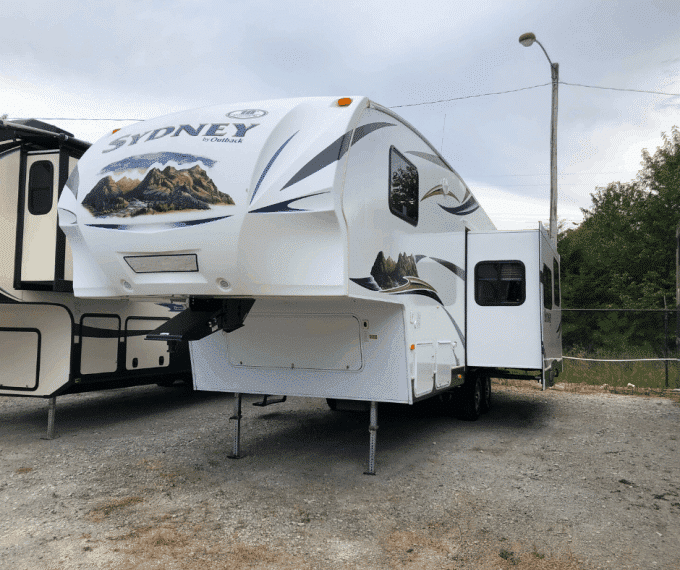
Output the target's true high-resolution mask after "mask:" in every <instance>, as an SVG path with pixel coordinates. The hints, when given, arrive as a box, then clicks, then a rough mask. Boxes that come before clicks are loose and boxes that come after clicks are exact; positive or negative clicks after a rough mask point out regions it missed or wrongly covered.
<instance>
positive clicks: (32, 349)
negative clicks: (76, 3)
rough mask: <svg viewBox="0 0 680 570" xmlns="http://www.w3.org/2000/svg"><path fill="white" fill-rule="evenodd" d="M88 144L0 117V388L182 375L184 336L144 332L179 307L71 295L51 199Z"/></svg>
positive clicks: (8, 392)
mask: <svg viewBox="0 0 680 570" xmlns="http://www.w3.org/2000/svg"><path fill="white" fill-rule="evenodd" d="M89 146H90V145H89V143H86V142H83V141H80V140H78V139H75V138H73V135H71V134H70V133H68V132H66V131H64V130H62V129H59V128H57V127H55V126H53V125H49V124H47V123H43V122H41V121H37V120H34V119H29V120H22V121H19V122H8V121H0V220H1V221H2V223H1V224H0V244H1V245H2V247H0V396H31V397H40V398H49V399H50V415H49V417H50V422H49V426H50V428H49V432H50V435H51V434H52V433H53V428H54V406H55V404H56V397H57V396H59V395H63V394H70V393H75V392H83V391H89V390H99V389H103V388H113V387H122V386H132V385H138V384H145V383H169V382H172V381H173V380H174V379H175V378H185V377H187V376H189V378H190V364H189V352H188V346H187V345H186V343H184V344H183V345H178V347H177V348H178V350H177V351H176V352H174V353H172V354H171V353H169V352H168V345H167V343H158V342H149V341H147V340H145V335H146V334H147V333H148V332H149V331H151V330H153V329H155V328H157V327H158V326H159V324H161V323H164V322H166V321H168V320H169V319H170V318H172V317H173V316H174V315H176V314H177V311H178V310H182V309H183V308H184V306H182V305H179V304H172V303H160V304H159V303H148V302H144V301H143V300H137V299H133V300H129V299H105V300H101V299H78V298H76V297H75V296H74V295H73V258H72V253H71V244H70V242H69V239H67V238H66V236H65V235H64V233H63V232H62V231H61V229H60V228H59V226H58V224H57V201H58V199H59V195H60V194H61V193H62V191H63V188H64V184H65V182H66V180H67V178H68V176H69V175H70V174H71V173H72V172H73V171H74V170H75V168H76V164H77V162H78V159H79V158H80V157H81V156H82V155H83V153H84V152H85V151H86V150H87V149H88V148H89Z"/></svg>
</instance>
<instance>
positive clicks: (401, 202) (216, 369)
mask: <svg viewBox="0 0 680 570" xmlns="http://www.w3.org/2000/svg"><path fill="white" fill-rule="evenodd" d="M59 212H60V225H61V228H62V229H63V230H64V233H65V234H66V235H67V237H68V238H69V240H70V242H71V245H72V248H73V256H74V270H73V271H74V282H73V283H74V292H75V294H76V295H77V296H79V297H82V298H84V299H85V298H117V299H138V300H150V299H157V300H164V301H165V302H168V301H177V300H181V301H182V302H186V303H187V305H188V309H187V310H186V311H184V312H182V313H180V314H179V315H178V316H177V317H176V318H175V319H172V320H171V321H168V322H167V323H165V324H163V325H162V326H161V327H159V328H158V329H157V330H156V331H155V332H154V333H152V334H151V335H149V338H154V339H158V340H164V341H170V342H180V341H190V349H191V357H192V372H193V378H194V385H195V387H196V389H199V390H215V391H224V392H234V393H236V398H235V410H234V418H235V420H236V425H235V441H234V455H236V456H237V455H238V454H239V436H238V434H239V425H240V418H241V394H262V395H265V396H266V395H270V394H277V395H296V396H312V397H320V398H327V399H328V400H329V402H330V403H331V405H335V403H336V402H337V401H339V400H362V401H365V402H370V406H371V412H372V413H371V430H370V433H371V453H370V460H369V472H373V470H374V463H373V461H374V454H373V450H374V444H375V430H376V429H377V404H378V403H379V402H395V403H403V404H413V403H414V402H416V401H418V400H422V399H425V398H431V397H438V398H439V399H441V400H442V401H443V402H449V403H450V404H451V405H452V406H453V405H456V406H458V407H459V409H460V410H461V413H462V415H464V416H465V417H466V418H468V419H475V418H476V417H477V416H478V415H479V414H480V413H481V412H483V411H485V410H486V409H488V407H489V405H490V397H491V383H490V378H491V377H492V376H493V377H499V376H518V375H519V376H521V377H528V376H529V377H536V378H539V379H540V380H541V381H542V382H543V384H544V386H545V385H546V384H550V383H551V382H552V379H553V378H554V375H555V374H556V373H558V372H559V369H560V366H561V328H560V322H561V319H560V307H559V304H560V303H559V301H560V297H559V256H558V255H557V253H556V251H555V250H554V249H553V248H552V246H551V244H550V240H549V239H548V238H547V235H546V233H545V231H544V230H542V229H540V227H539V229H536V230H533V231H523V232H499V231H496V229H495V227H494V225H493V223H492V222H491V220H490V219H489V217H488V216H487V214H486V213H485V212H484V210H483V209H482V208H481V206H480V204H479V203H478V201H477V199H476V198H475V196H474V195H473V194H472V192H471V191H470V189H469V188H468V187H467V185H466V184H465V183H464V182H463V180H462V179H461V177H460V176H459V175H458V174H457V172H456V171H455V170H454V169H453V168H452V167H451V166H450V165H449V164H448V162H447V161H446V160H445V159H444V158H443V157H442V156H441V154H440V153H439V152H437V150H436V149H435V148H434V147H433V146H432V145H431V144H430V143H429V142H428V141H427V140H426V139H425V138H424V137H423V136H422V135H421V134H420V133H419V132H418V131H417V130H416V129H415V128H414V127H412V126H411V125H410V124H408V123H407V122H406V121H405V120H403V119H402V118H400V117H399V116H398V115H396V114H395V113H394V112H392V111H391V110H389V109H387V108H385V107H383V106H381V105H378V104H376V103H374V102H373V101H370V100H369V99H367V98H366V97H351V98H349V97H348V98H340V99H338V98H330V97H324V98H305V99H284V100H271V101H258V102H249V103H235V104H229V105H219V106H215V107H207V108H203V109H197V110H193V111H186V112H182V113H177V114H174V115H169V116H165V117H161V118H158V119H153V120H149V121H144V122H142V123H138V124H135V125H132V126H130V127H126V128H124V129H121V130H120V131H118V132H116V133H115V134H112V135H110V136H108V137H105V138H103V139H102V140H100V141H99V142H97V143H96V144H94V145H93V146H92V148H91V149H90V150H89V151H88V152H87V153H86V154H85V156H84V157H83V159H82V160H81V161H80V163H79V164H78V167H77V171H74V173H73V174H72V175H71V178H70V180H69V183H68V185H67V191H65V192H64V193H63V194H62V196H61V199H60V201H59ZM263 403H266V397H265V401H264V402H263Z"/></svg>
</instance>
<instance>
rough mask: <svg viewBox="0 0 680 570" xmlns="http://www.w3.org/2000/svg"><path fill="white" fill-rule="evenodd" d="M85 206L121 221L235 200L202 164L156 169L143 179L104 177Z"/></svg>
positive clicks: (98, 215) (230, 204)
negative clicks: (212, 178)
mask: <svg viewBox="0 0 680 570" xmlns="http://www.w3.org/2000/svg"><path fill="white" fill-rule="evenodd" d="M82 203H83V206H85V208H87V209H88V210H89V211H90V213H91V214H92V215H94V216H97V217H103V216H116V217H120V218H127V217H134V216H140V215H149V214H160V213H164V212H177V211H182V210H210V208H211V206H218V205H228V206H233V205H234V200H232V198H231V196H229V195H228V194H224V193H223V192H220V191H219V190H218V189H217V187H216V186H215V183H214V182H213V181H212V180H211V179H210V177H209V176H208V174H207V173H206V172H205V170H203V169H202V168H201V167H200V166H199V165H196V166H193V167H191V168H187V169H183V170H177V169H176V168H174V167H173V166H166V167H165V168H164V169H163V170H160V169H158V168H152V169H151V170H149V171H148V172H147V173H146V175H145V176H144V179H143V180H134V179H130V178H128V177H127V176H124V177H123V178H121V179H120V180H117V181H116V180H114V179H113V177H111V176H106V177H104V178H102V179H101V180H100V181H99V182H97V184H96V185H95V187H94V188H92V190H90V192H89V193H88V194H87V196H85V198H83V202H82Z"/></svg>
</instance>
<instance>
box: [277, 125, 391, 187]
mask: <svg viewBox="0 0 680 570" xmlns="http://www.w3.org/2000/svg"><path fill="white" fill-rule="evenodd" d="M393 126H395V125H393V124H392V123H369V124H367V125H362V126H361V127H357V128H356V129H355V131H354V136H353V138H351V139H350V137H351V136H352V134H351V133H352V131H349V132H347V133H345V134H344V135H342V136H341V137H340V138H339V139H337V140H336V141H335V142H333V143H332V144H330V145H329V146H327V147H326V148H325V149H323V150H322V151H321V152H320V153H319V154H317V155H316V156H315V157H314V158H312V160H310V161H309V162H308V163H307V164H305V165H304V166H303V167H302V168H301V169H300V170H299V171H298V172H297V174H295V176H293V177H292V178H291V179H290V180H289V181H288V182H287V183H286V185H285V186H284V187H283V188H281V190H285V189H286V188H288V187H289V186H292V185H293V184H297V183H298V182H300V180H304V179H305V178H307V177H309V176H311V175H312V174H315V173H316V172H318V171H319V170H321V169H322V168H325V167H326V166H328V165H329V164H333V163H334V162H336V161H338V160H340V159H341V158H342V157H343V156H344V155H345V153H346V152H347V151H348V150H349V147H350V146H351V145H353V144H355V143H357V142H358V141H360V140H361V139H362V138H364V137H365V136H366V135H368V134H370V133H372V132H373V131H376V130H378V129H382V128H384V127H393ZM350 140H351V143H350Z"/></svg>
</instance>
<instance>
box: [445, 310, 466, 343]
mask: <svg viewBox="0 0 680 570" xmlns="http://www.w3.org/2000/svg"><path fill="white" fill-rule="evenodd" d="M442 309H444V312H445V313H446V316H447V317H449V319H451V322H452V323H453V326H454V328H455V329H456V332H457V333H458V336H459V337H460V342H462V343H463V348H465V335H464V334H463V331H462V330H460V327H459V326H458V323H457V322H456V319H454V318H453V317H452V316H451V313H449V312H448V311H447V310H446V307H444V305H442Z"/></svg>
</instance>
